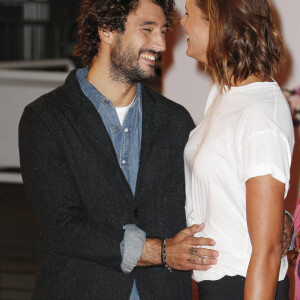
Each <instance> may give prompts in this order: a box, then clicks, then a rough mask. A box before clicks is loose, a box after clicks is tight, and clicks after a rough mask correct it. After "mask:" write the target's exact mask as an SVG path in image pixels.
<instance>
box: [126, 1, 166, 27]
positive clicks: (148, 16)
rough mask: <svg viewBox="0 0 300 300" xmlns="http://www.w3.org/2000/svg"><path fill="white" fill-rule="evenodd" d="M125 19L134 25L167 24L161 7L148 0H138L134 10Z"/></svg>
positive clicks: (161, 25)
mask: <svg viewBox="0 0 300 300" xmlns="http://www.w3.org/2000/svg"><path fill="white" fill-rule="evenodd" d="M127 21H128V22H130V23H132V22H134V23H135V24H136V25H141V26H142V25H147V24H148V25H156V26H160V27H164V26H167V21H166V16H165V14H164V11H163V8H162V7H161V6H159V5H157V4H155V3H153V2H152V1H150V0H140V3H139V6H138V7H137V9H136V10H135V11H133V12H132V13H130V14H129V15H128V18H127Z"/></svg>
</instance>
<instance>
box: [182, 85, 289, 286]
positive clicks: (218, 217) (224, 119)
mask: <svg viewBox="0 0 300 300" xmlns="http://www.w3.org/2000/svg"><path fill="white" fill-rule="evenodd" d="M293 146H294V131H293V124H292V120H291V114H290V109H289V107H288V104H287V101H286V100H285V98H284V96H283V94H282V93H281V90H280V88H279V86H278V85H277V83H276V82H256V83H251V84H248V85H245V86H241V87H233V88H231V89H230V90H229V91H226V92H223V93H222V94H221V95H220V94H219V93H218V90H217V86H216V85H214V86H213V87H212V89H211V92H210V94H209V97H208V100H207V104H206V108H205V115H204V118H203V120H202V122H201V123H200V124H199V125H198V126H197V127H196V128H195V129H194V130H193V131H192V132H191V134H190V138H189V141H188V143H187V145H186V147H185V151H184V159H185V176H186V195H187V199H186V206H185V210H186V217H187V223H188V226H191V225H193V224H200V223H202V222H204V223H205V228H204V230H203V231H202V232H200V233H199V234H197V236H202V237H209V238H212V239H214V240H215V241H216V246H214V247H213V248H214V249H216V250H218V251H219V257H218V263H217V264H216V265H213V266H212V267H211V269H209V270H208V271H194V273H193V278H194V279H195V280H196V281H197V282H199V281H203V280H218V279H220V278H222V277H224V276H225V275H228V276H235V275H241V276H244V277H245V276H246V273H247V268H248V264H249V261H250V256H251V252H252V246H251V242H250V238H249V233H248V229H247V220H246V184H245V183H246V181H247V180H248V179H249V178H252V177H255V176H261V175H267V174H271V175H272V176H273V177H274V178H276V179H277V180H279V181H281V182H283V183H284V184H285V196H286V194H287V191H288V189H289V179H290V165H291V157H292V151H293ZM287 268H288V262H287V258H286V257H284V258H283V259H282V260H281V268H280V274H279V280H283V279H284V277H285V275H286V272H287Z"/></svg>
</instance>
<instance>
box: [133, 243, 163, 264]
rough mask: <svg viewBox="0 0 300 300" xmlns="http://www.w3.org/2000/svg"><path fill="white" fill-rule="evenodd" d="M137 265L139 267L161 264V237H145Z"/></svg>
mask: <svg viewBox="0 0 300 300" xmlns="http://www.w3.org/2000/svg"><path fill="white" fill-rule="evenodd" d="M137 265H138V266H139V267H148V266H159V265H161V239H151V238H147V239H146V241H145V243H144V247H143V254H142V256H141V258H140V260H139V262H138V264H137Z"/></svg>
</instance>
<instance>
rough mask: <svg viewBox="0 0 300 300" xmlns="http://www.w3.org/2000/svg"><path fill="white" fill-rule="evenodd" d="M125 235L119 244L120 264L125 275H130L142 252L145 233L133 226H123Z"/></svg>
mask: <svg viewBox="0 0 300 300" xmlns="http://www.w3.org/2000/svg"><path fill="white" fill-rule="evenodd" d="M124 229H126V230H125V234H124V239H123V241H122V242H121V245H120V248H121V255H122V258H123V260H122V263H121V269H122V270H123V272H124V273H125V274H128V273H130V272H131V271H132V270H133V269H134V267H135V266H136V265H137V263H138V261H139V260H140V257H141V255H142V252H143V246H144V244H145V241H146V233H145V231H143V230H142V229H140V228H138V227H137V226H136V225H134V224H129V225H125V226H124Z"/></svg>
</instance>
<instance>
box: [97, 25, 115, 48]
mask: <svg viewBox="0 0 300 300" xmlns="http://www.w3.org/2000/svg"><path fill="white" fill-rule="evenodd" d="M98 34H99V37H100V40H101V41H103V42H105V43H107V44H112V43H113V41H114V34H113V32H112V31H110V30H108V29H101V28H98Z"/></svg>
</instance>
